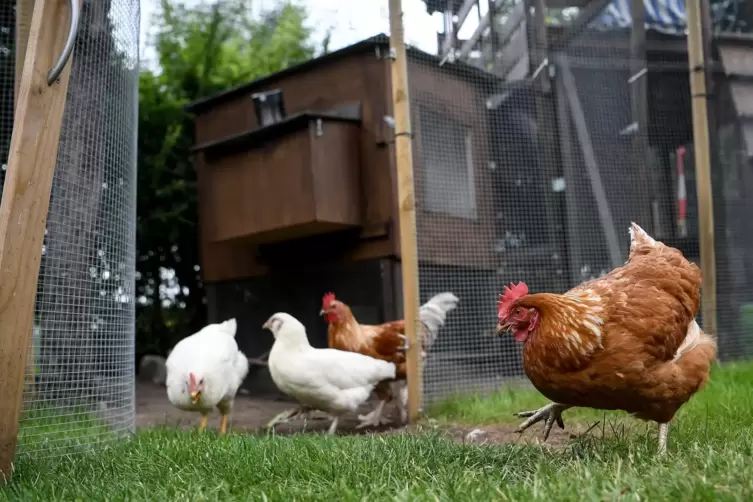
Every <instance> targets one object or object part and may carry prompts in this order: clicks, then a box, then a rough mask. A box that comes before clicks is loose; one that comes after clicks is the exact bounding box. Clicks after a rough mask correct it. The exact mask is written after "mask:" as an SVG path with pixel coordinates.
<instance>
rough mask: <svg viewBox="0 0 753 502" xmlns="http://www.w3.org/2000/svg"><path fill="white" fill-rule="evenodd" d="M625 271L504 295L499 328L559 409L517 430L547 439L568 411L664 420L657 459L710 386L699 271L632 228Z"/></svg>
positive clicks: (711, 356) (709, 344)
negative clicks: (539, 427) (674, 423)
mask: <svg viewBox="0 0 753 502" xmlns="http://www.w3.org/2000/svg"><path fill="white" fill-rule="evenodd" d="M630 237H631V243H630V255H629V257H628V260H627V262H626V263H625V265H623V266H621V267H619V268H616V269H614V270H612V271H611V272H610V273H608V274H606V275H604V276H603V277H599V278H597V279H593V280H591V281H588V282H585V283H583V284H581V285H579V286H577V287H575V288H573V289H571V290H570V291H568V292H567V293H565V294H562V295H559V294H550V293H539V294H528V287H527V286H526V285H525V284H524V283H519V284H518V285H510V287H509V288H507V287H506V288H505V294H504V295H500V302H499V304H498V318H499V325H498V331H499V332H500V333H501V332H503V331H512V333H513V335H514V337H515V339H516V340H517V341H519V342H522V343H523V344H524V346H523V366H524V369H525V373H526V375H527V376H528V378H529V379H530V380H531V382H532V383H533V385H534V386H535V387H536V389H538V391H539V392H541V393H542V394H543V395H544V396H546V397H547V398H549V399H551V400H552V401H553V403H551V404H549V405H547V406H544V407H543V408H541V409H539V410H535V411H529V412H523V413H520V414H518V416H520V417H528V420H526V421H525V422H524V423H523V424H521V425H520V427H518V431H523V430H525V429H527V428H528V427H530V426H531V425H532V424H534V423H536V422H539V421H541V420H545V426H544V440H546V439H547V437H548V436H549V432H550V431H551V428H552V425H553V424H554V422H555V421H556V422H557V423H558V425H559V426H560V427H563V426H564V424H563V423H562V417H561V413H562V411H564V410H566V409H568V408H571V407H575V406H582V407H588V408H597V409H603V410H623V411H626V412H628V413H631V414H633V415H634V416H636V417H637V418H640V419H644V420H652V421H655V422H658V423H659V453H660V454H662V453H664V452H665V451H666V446H667V435H668V432H669V422H670V421H671V420H672V418H673V417H674V416H675V413H676V412H677V410H678V409H679V408H680V407H681V406H682V405H683V404H685V403H686V402H687V401H688V400H689V399H690V398H691V397H692V396H693V394H695V393H696V392H698V391H699V390H700V389H701V388H702V387H703V386H704V385H705V384H706V382H707V381H708V378H709V371H710V367H711V363H712V362H713V361H714V360H715V359H716V352H717V350H716V341H715V340H714V339H713V338H712V337H710V336H708V335H706V334H705V333H704V332H703V331H701V329H700V327H699V326H698V324H697V323H696V321H695V316H696V315H697V313H698V309H699V306H700V287H701V271H700V269H699V268H698V267H697V266H696V265H695V264H693V263H690V262H689V261H688V260H686V259H685V257H684V256H683V255H682V253H681V252H680V251H679V250H677V249H674V248H672V247H669V246H666V245H664V244H663V243H661V242H658V241H656V240H654V239H653V238H652V237H650V236H649V235H648V234H647V233H646V232H645V231H644V230H643V229H642V228H640V227H639V226H638V225H636V224H635V223H633V224H632V226H631V228H630Z"/></svg>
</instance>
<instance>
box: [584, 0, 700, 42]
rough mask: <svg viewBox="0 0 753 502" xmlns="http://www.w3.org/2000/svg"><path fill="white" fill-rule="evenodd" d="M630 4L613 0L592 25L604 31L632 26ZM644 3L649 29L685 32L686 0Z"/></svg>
mask: <svg viewBox="0 0 753 502" xmlns="http://www.w3.org/2000/svg"><path fill="white" fill-rule="evenodd" d="M696 1H697V0H696ZM630 4H631V1H630V0H612V3H611V4H610V5H609V6H607V8H606V9H604V12H603V13H602V14H600V15H599V16H598V17H597V18H596V19H594V20H593V21H592V22H591V24H590V27H591V28H594V29H597V30H603V31H611V30H615V29H619V28H630V26H632V24H633V18H632V16H631V15H630ZM643 5H644V6H645V8H646V28H647V29H651V30H656V31H660V32H662V33H668V34H677V35H680V34H683V33H685V19H686V12H685V0H643Z"/></svg>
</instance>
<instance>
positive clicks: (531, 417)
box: [515, 403, 572, 441]
mask: <svg viewBox="0 0 753 502" xmlns="http://www.w3.org/2000/svg"><path fill="white" fill-rule="evenodd" d="M568 408H572V406H567V405H565V404H559V403H549V404H547V405H546V406H542V407H541V408H539V409H538V410H533V411H521V412H520V413H516V414H515V415H516V416H518V417H520V418H528V420H526V421H525V422H523V423H522V424H520V425H519V426H518V428H517V429H515V432H523V431H524V430H526V429H528V428H529V427H530V426H532V425H533V424H535V423H538V422H541V421H542V420H545V422H544V441H546V440H547V439H549V433H550V432H552V426H553V425H554V423H555V422H557V426H558V427H559V428H560V429H564V428H565V422H563V421H562V412H563V411H565V410H566V409H568Z"/></svg>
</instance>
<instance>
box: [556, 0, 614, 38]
mask: <svg viewBox="0 0 753 502" xmlns="http://www.w3.org/2000/svg"><path fill="white" fill-rule="evenodd" d="M611 1H612V0H591V1H590V2H589V3H588V4H587V5H586V6H585V7H584V8H583V12H581V13H580V14H579V15H578V17H577V18H576V19H575V21H573V23H572V24H571V25H570V26H568V27H567V28H565V30H564V31H562V32H561V33H560V34H559V36H557V37H553V39H552V50H561V49H564V48H566V47H567V46H568V45H569V44H570V42H571V41H572V40H573V39H574V38H575V37H577V36H578V35H580V34H581V32H582V31H583V30H585V29H586V27H588V24H589V23H590V22H591V21H593V20H594V19H595V18H596V16H598V15H599V14H601V12H602V11H603V10H604V9H606V8H607V5H609V3H610V2H611Z"/></svg>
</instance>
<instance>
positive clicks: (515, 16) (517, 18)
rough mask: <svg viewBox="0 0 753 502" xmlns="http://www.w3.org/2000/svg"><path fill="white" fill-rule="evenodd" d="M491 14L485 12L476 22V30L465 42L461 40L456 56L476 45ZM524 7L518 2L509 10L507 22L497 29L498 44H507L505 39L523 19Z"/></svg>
mask: <svg viewBox="0 0 753 502" xmlns="http://www.w3.org/2000/svg"><path fill="white" fill-rule="evenodd" d="M491 14H492V11H489V12H487V13H486V14H485V15H484V17H482V18H481V21H479V23H478V27H477V28H476V31H474V32H473V35H471V36H470V38H468V40H466V41H465V42H463V45H462V46H461V47H460V50H459V51H458V57H463V56H467V55H468V54H469V53H470V52H471V51H472V50H473V48H474V47H476V44H477V43H478V41H479V40H480V39H481V36H482V35H483V34H484V31H486V29H487V28H488V27H489V25H490V23H491ZM525 14H526V12H525V8H524V7H523V3H519V4H517V5H515V7H514V8H513V10H512V12H510V14H509V16H508V18H507V22H505V24H504V26H502V29H500V30H499V33H498V34H497V40H498V43H499V45H500V47H502V46H504V45H506V44H507V40H508V39H509V38H510V37H511V36H512V35H513V33H515V30H516V29H517V28H518V25H519V24H520V23H521V21H523V20H524V19H525ZM458 31H460V25H458Z"/></svg>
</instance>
